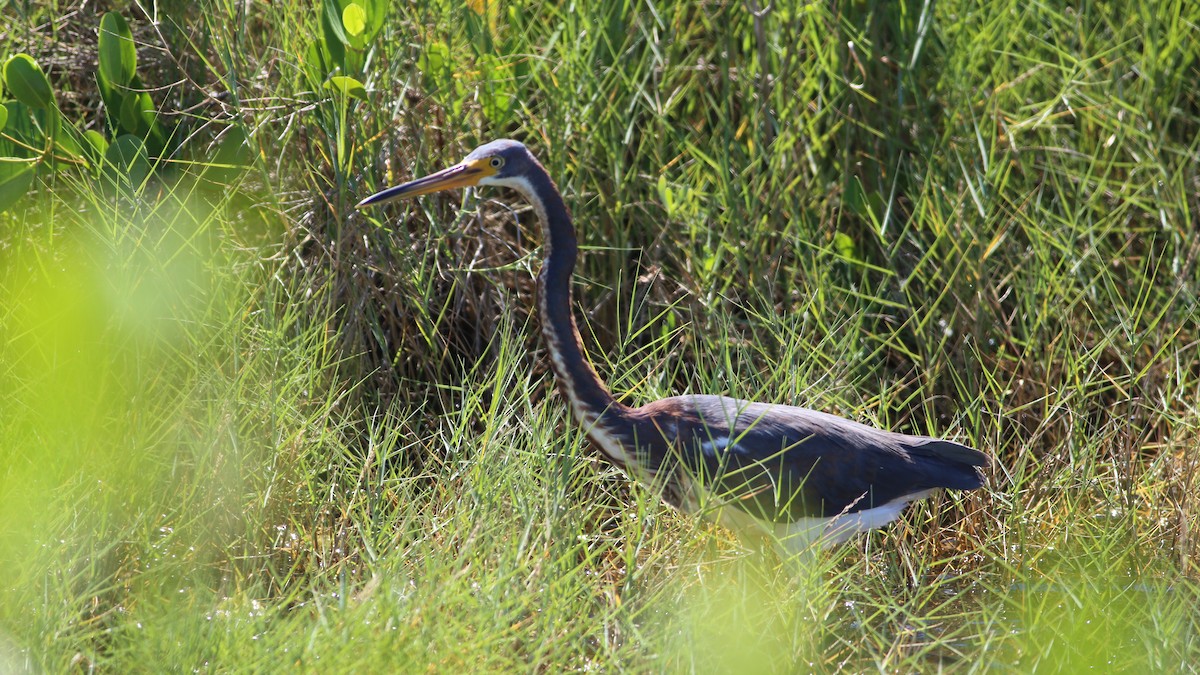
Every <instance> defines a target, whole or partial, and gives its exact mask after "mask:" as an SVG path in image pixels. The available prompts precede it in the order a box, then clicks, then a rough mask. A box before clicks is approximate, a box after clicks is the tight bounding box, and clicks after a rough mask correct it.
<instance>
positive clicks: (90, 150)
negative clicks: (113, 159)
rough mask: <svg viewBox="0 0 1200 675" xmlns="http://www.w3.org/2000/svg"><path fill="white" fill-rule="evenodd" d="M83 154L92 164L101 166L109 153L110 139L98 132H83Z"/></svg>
mask: <svg viewBox="0 0 1200 675" xmlns="http://www.w3.org/2000/svg"><path fill="white" fill-rule="evenodd" d="M81 145H82V148H83V154H84V156H85V157H87V158H88V160H89V161H90V162H91V163H92V164H100V163H101V161H102V160H103V159H104V153H105V152H107V151H108V139H106V138H104V135H103V134H101V133H100V132H98V131H95V130H92V129H88V130H87V131H85V132H83V143H82V144H81Z"/></svg>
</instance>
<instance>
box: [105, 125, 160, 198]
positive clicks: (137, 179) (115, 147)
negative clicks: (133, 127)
mask: <svg viewBox="0 0 1200 675" xmlns="http://www.w3.org/2000/svg"><path fill="white" fill-rule="evenodd" d="M104 163H105V167H106V168H107V169H109V170H110V171H115V172H116V173H117V177H118V179H120V178H123V179H125V180H127V181H128V182H129V184H130V185H132V186H137V185H140V184H141V183H142V181H143V180H145V178H146V175H147V174H148V173H149V172H150V162H149V160H148V159H147V157H146V145H145V143H143V142H142V139H140V138H138V137H137V136H133V135H131V134H124V135H122V136H120V137H118V138H117V140H115V141H113V143H112V145H110V146H108V149H107V150H105V151H104Z"/></svg>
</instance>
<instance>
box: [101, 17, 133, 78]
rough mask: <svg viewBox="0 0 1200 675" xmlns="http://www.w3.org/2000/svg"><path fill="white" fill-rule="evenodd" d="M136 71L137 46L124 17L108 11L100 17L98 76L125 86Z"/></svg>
mask: <svg viewBox="0 0 1200 675" xmlns="http://www.w3.org/2000/svg"><path fill="white" fill-rule="evenodd" d="M135 72H137V47H136V46H134V44H133V33H132V32H131V31H130V30H129V24H128V23H126V22H125V17H123V16H121V15H120V14H118V13H117V12H108V13H107V14H105V15H104V17H103V18H102V19H100V76H101V77H102V78H104V79H106V80H107V81H108V82H110V83H112V84H114V85H116V86H120V87H125V86H128V85H129V81H130V80H132V79H133V75H134V73H135Z"/></svg>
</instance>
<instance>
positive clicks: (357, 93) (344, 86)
mask: <svg viewBox="0 0 1200 675" xmlns="http://www.w3.org/2000/svg"><path fill="white" fill-rule="evenodd" d="M325 88H326V89H331V90H333V91H338V92H341V93H342V94H344V95H346V96H349V97H351V98H357V99H359V100H360V101H365V100H367V89H366V87H364V86H363V84H362V82H359V81H358V80H356V79H354V78H353V77H346V76H344V75H335V76H333V77H331V78H329V81H328V82H326V83H325Z"/></svg>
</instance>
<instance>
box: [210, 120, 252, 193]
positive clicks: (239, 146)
mask: <svg viewBox="0 0 1200 675" xmlns="http://www.w3.org/2000/svg"><path fill="white" fill-rule="evenodd" d="M253 160H254V150H253V147H252V146H251V145H250V139H249V138H248V137H247V136H246V130H245V129H244V128H243V127H242V126H241V125H234V126H233V127H232V128H230V129H229V130H228V131H226V132H225V133H224V134H223V135H222V136H221V139H220V141H218V143H217V151H216V152H215V153H213V156H212V159H211V161H209V162H208V164H207V166H206V167H205V170H204V177H205V178H206V179H208V180H209V181H212V182H213V183H217V184H220V185H222V186H227V185H229V184H231V183H233V182H234V181H235V180H236V179H237V177H238V176H240V175H241V174H242V173H244V172H245V171H246V167H247V166H249V165H250V162H252V161H253Z"/></svg>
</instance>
